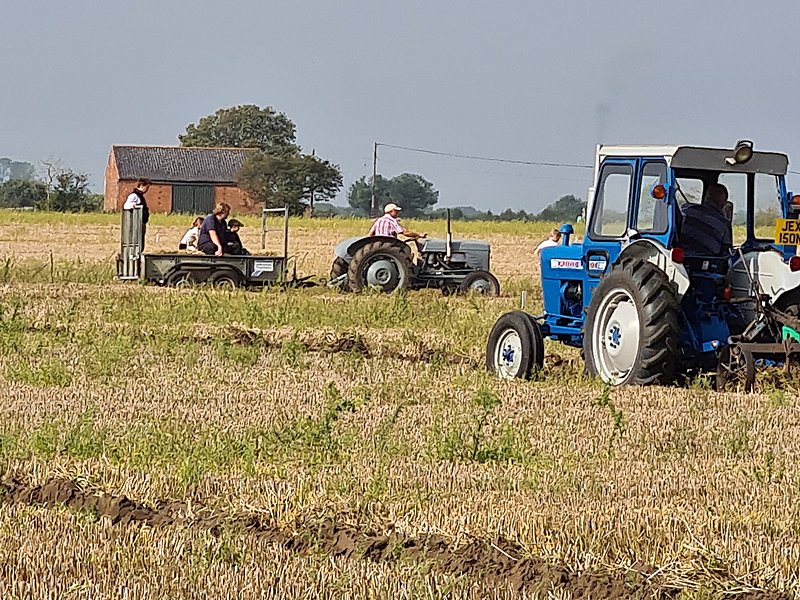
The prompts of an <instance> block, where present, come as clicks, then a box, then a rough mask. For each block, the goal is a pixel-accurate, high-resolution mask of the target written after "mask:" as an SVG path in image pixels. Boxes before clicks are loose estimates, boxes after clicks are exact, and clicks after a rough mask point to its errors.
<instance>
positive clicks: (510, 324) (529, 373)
mask: <svg viewBox="0 0 800 600" xmlns="http://www.w3.org/2000/svg"><path fill="white" fill-rule="evenodd" d="M543 366H544V338H543V336H542V331H541V329H540V328H539V324H538V323H536V321H534V320H533V318H532V317H531V316H530V315H529V314H528V313H525V312H523V311H521V310H515V311H512V312H509V313H506V314H504V315H502V316H501V317H500V318H499V319H497V322H496V323H495V324H494V327H492V331H491V333H490V334H489V340H488V342H487V344H486V368H487V369H488V370H489V371H492V372H493V373H495V374H496V375H497V376H498V377H500V378H502V379H530V378H531V377H533V375H534V374H535V373H536V372H538V371H539V370H540V369H541V368H542V367H543Z"/></svg>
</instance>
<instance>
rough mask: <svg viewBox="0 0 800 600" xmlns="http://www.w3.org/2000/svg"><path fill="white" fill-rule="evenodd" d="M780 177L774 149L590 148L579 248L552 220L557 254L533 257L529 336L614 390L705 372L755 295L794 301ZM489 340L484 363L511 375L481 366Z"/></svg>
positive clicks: (782, 166) (745, 317) (745, 145)
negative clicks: (537, 278) (532, 332)
mask: <svg viewBox="0 0 800 600" xmlns="http://www.w3.org/2000/svg"><path fill="white" fill-rule="evenodd" d="M787 168H788V158H787V156H786V155H785V154H780V153H773V152H760V151H754V150H753V145H752V142H748V141H741V142H739V143H737V145H736V146H735V147H734V148H732V149H725V148H704V147H696V146H602V145H601V146H598V147H597V153H596V159H595V178H594V185H593V187H592V188H590V193H589V199H588V207H587V218H586V231H585V235H584V238H583V240H582V241H581V242H580V243H572V240H571V235H570V234H571V233H572V227H571V226H570V225H565V226H562V234H563V235H562V243H561V245H559V246H554V247H550V248H545V249H543V250H542V252H541V261H542V265H541V266H542V289H543V295H544V314H543V315H542V316H541V317H538V318H536V319H534V324H535V326H536V327H537V328H538V329H539V331H540V333H541V334H542V337H544V338H550V339H553V340H558V341H561V342H563V343H566V344H568V345H572V346H577V347H581V348H583V350H584V357H585V359H586V360H587V367H588V369H589V371H590V372H592V373H595V374H598V375H599V376H600V377H601V378H602V379H604V380H606V381H608V382H610V383H613V384H624V383H651V382H667V381H671V380H673V379H674V378H675V377H676V375H678V373H679V372H680V373H685V372H688V371H697V372H702V371H707V370H713V369H714V368H716V367H717V366H718V359H719V356H720V353H721V351H722V349H723V348H725V347H726V346H728V345H729V344H730V343H731V340H732V338H733V337H735V336H739V335H742V334H743V333H744V332H745V331H747V328H748V326H749V325H750V324H751V323H752V322H753V319H754V318H755V315H756V313H757V312H758V306H757V305H758V303H759V298H760V297H761V296H763V295H764V294H768V295H769V300H770V303H772V304H774V303H777V304H776V305H777V306H783V307H784V308H786V307H788V306H794V305H798V306H800V272H797V271H800V257H797V258H792V257H795V254H796V253H797V247H798V245H800V221H798V214H799V213H800V197H797V196H792V195H791V194H789V193H788V192H787V190H786V185H785V180H784V177H785V175H786V172H787ZM797 312H800V310H798V311H797ZM798 325H800V323H798ZM523 333H524V332H523ZM500 337H501V338H502V336H500ZM535 337H536V336H534V338H535ZM497 339H500V338H497ZM778 341H780V340H778ZM491 342H492V339H491V338H490V348H488V349H487V364H488V365H489V366H490V367H492V368H494V369H495V370H497V371H498V373H500V374H501V375H504V376H509V374H511V375H510V376H519V375H514V374H513V373H514V371H515V365H514V364H513V361H512V363H508V360H506V361H505V362H506V364H505V365H504V368H505V370H504V371H503V369H501V368H500V367H498V364H500V363H502V362H503V361H502V358H503V356H504V355H505V356H506V357H508V356H509V353H508V352H506V353H505V354H504V353H502V352H500V353H499V354H498V352H497V351H496V350H497V349H496V348H495V357H494V358H491V357H490V354H491ZM496 343H499V342H497V340H495V344H496ZM512 345H513V344H512ZM512 354H513V352H512ZM529 354H531V355H532V356H534V355H535V354H536V353H535V352H533V351H531V352H529ZM534 358H535V359H536V360H537V361H538V358H536V356H534ZM523 362H524V361H523ZM501 366H503V365H501ZM523 367H524V365H523ZM533 367H534V368H535V367H536V364H534V365H533ZM522 372H524V368H523V371H522Z"/></svg>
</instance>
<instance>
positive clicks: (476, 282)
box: [458, 271, 500, 296]
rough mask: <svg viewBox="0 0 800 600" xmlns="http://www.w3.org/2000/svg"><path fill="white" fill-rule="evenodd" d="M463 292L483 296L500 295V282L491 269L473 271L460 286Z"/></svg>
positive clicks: (460, 291) (460, 290) (459, 288)
mask: <svg viewBox="0 0 800 600" xmlns="http://www.w3.org/2000/svg"><path fill="white" fill-rule="evenodd" d="M458 291H459V293H461V294H470V293H475V294H481V295H483V296H498V295H500V282H499V281H497V277H495V276H494V275H492V274H491V273H489V271H473V272H472V273H470V274H468V275H467V276H466V277H465V278H464V281H462V282H461V285H459V286H458Z"/></svg>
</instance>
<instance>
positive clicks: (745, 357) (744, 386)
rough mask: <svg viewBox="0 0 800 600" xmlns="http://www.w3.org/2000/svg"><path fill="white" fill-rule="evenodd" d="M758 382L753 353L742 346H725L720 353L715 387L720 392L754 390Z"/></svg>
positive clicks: (747, 391)
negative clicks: (742, 348) (743, 349)
mask: <svg viewBox="0 0 800 600" xmlns="http://www.w3.org/2000/svg"><path fill="white" fill-rule="evenodd" d="M755 383H756V364H755V361H754V360H753V355H752V354H751V353H749V352H744V351H742V350H741V348H738V347H731V345H730V344H728V345H727V346H725V347H724V348H723V349H722V351H721V352H720V353H719V361H718V362H717V378H716V382H715V384H716V385H715V387H716V389H717V391H718V392H725V391H732V392H746V393H749V392H752V391H753V388H754V387H755Z"/></svg>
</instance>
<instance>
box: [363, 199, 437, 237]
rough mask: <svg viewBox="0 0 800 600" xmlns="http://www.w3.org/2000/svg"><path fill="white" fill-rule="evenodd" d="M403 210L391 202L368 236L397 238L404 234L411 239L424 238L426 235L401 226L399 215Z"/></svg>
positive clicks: (376, 220)
mask: <svg viewBox="0 0 800 600" xmlns="http://www.w3.org/2000/svg"><path fill="white" fill-rule="evenodd" d="M401 210H403V209H402V208H400V207H399V206H397V204H395V203H394V202H390V203H389V204H387V205H386V206H385V207H384V208H383V216H382V217H378V218H377V219H375V222H374V223H373V224H372V227H371V228H370V230H369V233H368V234H367V235H383V236H387V237H395V238H396V237H397V234H399V233H402V234H403V235H404V236H406V237H409V238H411V239H417V238H423V237H425V235H426V234H424V233H416V232H414V231H411V230H410V229H406V228H405V227H403V226H402V225H401V224H400V221H399V220H398V219H397V215H399V214H400V211H401Z"/></svg>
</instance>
